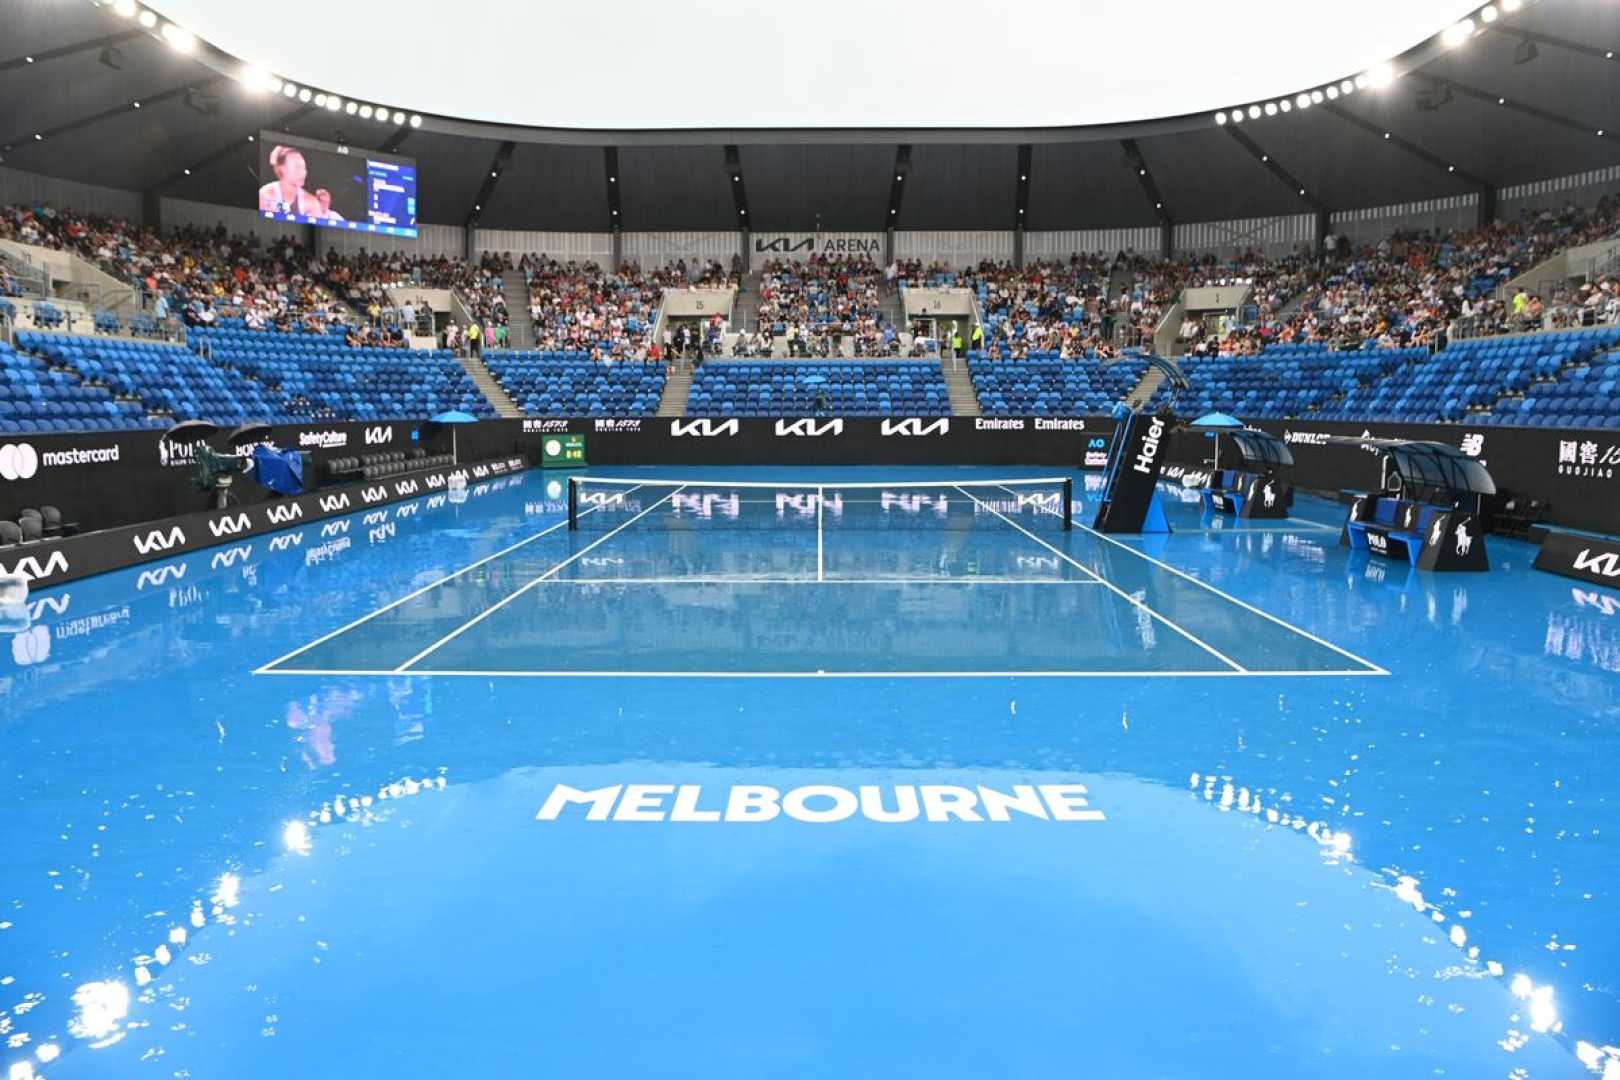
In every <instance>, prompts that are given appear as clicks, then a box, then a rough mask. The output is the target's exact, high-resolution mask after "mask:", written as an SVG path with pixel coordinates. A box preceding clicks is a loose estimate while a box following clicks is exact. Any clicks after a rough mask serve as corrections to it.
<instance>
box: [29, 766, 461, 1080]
mask: <svg viewBox="0 0 1620 1080" xmlns="http://www.w3.org/2000/svg"><path fill="white" fill-rule="evenodd" d="M445 787H446V782H445V778H444V777H443V776H438V777H432V778H428V779H423V780H416V779H413V778H410V777H406V778H405V779H404V780H396V781H394V782H392V783H388V784H384V785H382V786H381V787H379V788H378V789H377V793H376V795H375V796H372V795H361V796H358V797H355V796H343V795H340V796H338V797H337V798H335V799H333V800H331V801H330V802H327V803H323V804H322V805H321V806H320V807H319V808H318V809H316V810H311V811H310V812H309V814H308V815H307V816H306V817H305V818H304V819H303V820H298V819H294V820H292V821H289V822H287V823H286V825H284V826H283V827H282V830H281V838H282V843H283V844H284V845H285V846H286V847H287V848H288V850H290V851H294V852H297V853H298V854H300V855H308V854H309V853H310V852H311V851H312V850H313V848H314V838H313V832H314V830H315V829H316V828H317V827H318V826H320V825H324V824H329V823H331V822H332V821H334V820H338V821H347V822H349V823H350V824H351V825H359V826H362V827H369V826H370V825H371V824H373V823H374V822H376V821H379V820H382V818H380V817H379V816H378V814H377V813H374V812H373V809H372V808H373V806H374V804H375V803H377V802H381V801H384V800H388V799H396V800H397V799H401V798H408V797H410V796H412V795H417V794H421V793H422V792H428V791H443V790H444V789H445ZM378 809H379V810H380V809H381V808H378ZM241 901H242V879H241V877H239V876H238V875H237V874H234V873H224V874H221V875H220V877H219V880H218V881H217V882H216V883H215V886H214V891H213V894H212V895H211V896H210V897H209V900H208V904H209V910H210V911H211V913H212V916H213V920H214V921H215V922H218V923H222V924H225V925H234V924H235V923H236V916H234V915H232V914H231V913H230V909H232V908H234V907H236V906H237V905H238V904H240V903H241ZM190 923H191V926H192V927H193V928H194V929H197V930H200V929H202V928H203V927H204V926H206V925H207V924H208V916H207V915H205V914H204V902H203V901H202V900H193V901H192V902H191V907H190ZM191 940H192V933H191V931H189V930H187V929H186V927H184V926H173V927H170V928H169V932H168V937H167V940H166V941H165V942H163V943H161V944H159V945H158V947H157V948H155V949H153V950H152V952H151V953H150V954H143V955H140V956H136V957H135V958H134V964H135V967H134V971H133V973H132V974H133V977H134V981H135V985H136V986H137V987H140V988H142V989H141V995H140V997H139V999H138V1000H139V1001H140V1003H141V1004H143V1005H150V1004H151V1003H152V1002H153V1001H155V1000H156V998H155V996H154V991H156V990H157V987H153V986H151V983H152V982H153V980H154V979H155V977H156V976H155V975H154V974H153V972H154V970H156V969H161V968H165V967H168V966H169V965H170V964H171V963H173V962H174V959H175V951H177V950H184V948H185V947H186V945H187V943H188V942H190V941H191ZM170 945H173V946H174V950H171V949H170V948H169V946H170ZM42 1000H44V995H42V994H29V995H25V996H24V998H23V1002H22V1003H21V1004H19V1005H17V1006H15V1007H13V1009H12V1010H11V1012H12V1015H13V1016H21V1015H23V1014H24V1013H26V1012H28V1011H30V1010H31V1009H32V1008H33V1007H34V1006H35V1005H37V1004H38V1003H39V1002H40V1001H42ZM73 1004H74V1006H75V1007H76V1008H77V1009H78V1011H77V1013H76V1014H75V1015H74V1016H73V1017H72V1018H71V1019H70V1020H69V1021H68V1034H69V1035H72V1036H73V1037H74V1038H77V1039H84V1040H89V1041H90V1048H91V1049H93V1050H99V1049H102V1048H103V1047H108V1046H112V1045H113V1044H114V1043H116V1042H118V1041H119V1040H121V1039H122V1038H123V1037H124V1036H125V1035H126V1034H128V1032H129V1030H130V1029H133V1028H136V1027H141V1026H143V1024H142V1022H135V1021H132V1022H131V1023H130V1024H128V1025H127V1026H126V1025H125V1024H124V1019H125V1017H127V1016H128V1015H129V1010H130V992H129V987H127V986H125V985H124V984H123V983H122V982H119V981H118V980H116V979H108V980H103V981H99V982H90V983H85V984H84V985H82V986H80V987H79V988H78V989H77V990H75V991H74V992H73ZM0 1030H3V1029H0ZM28 1038H29V1036H28V1033H27V1032H16V1033H13V1034H11V1036H10V1038H9V1039H8V1044H9V1046H10V1047H11V1048H12V1049H15V1048H17V1047H20V1046H22V1045H24V1044H25V1043H26V1042H27V1041H28ZM61 1053H62V1049H61V1047H60V1046H58V1045H57V1044H56V1043H55V1042H49V1041H47V1042H41V1043H40V1044H39V1045H38V1046H36V1047H35V1049H34V1057H35V1058H36V1059H37V1060H38V1061H39V1062H40V1063H41V1064H49V1063H50V1062H52V1061H55V1060H56V1059H57V1058H58V1057H60V1056H61ZM40 1076H41V1074H40V1073H38V1072H37V1071H36V1070H35V1067H34V1063H33V1061H30V1060H27V1059H23V1060H21V1061H15V1062H12V1063H11V1064H10V1065H9V1066H6V1070H5V1080H39V1078H40Z"/></svg>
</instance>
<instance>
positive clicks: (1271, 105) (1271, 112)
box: [1266, 101, 1277, 116]
mask: <svg viewBox="0 0 1620 1080" xmlns="http://www.w3.org/2000/svg"><path fill="white" fill-rule="evenodd" d="M1266 115H1267V116H1276V115H1277V103H1276V102H1275V101H1268V102H1266Z"/></svg>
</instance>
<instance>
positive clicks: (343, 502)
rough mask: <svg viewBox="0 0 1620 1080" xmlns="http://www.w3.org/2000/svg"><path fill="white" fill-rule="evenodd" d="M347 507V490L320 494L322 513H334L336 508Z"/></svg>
mask: <svg viewBox="0 0 1620 1080" xmlns="http://www.w3.org/2000/svg"><path fill="white" fill-rule="evenodd" d="M348 508H349V494H348V492H344V493H343V494H341V495H322V496H321V512H322V513H324V514H331V513H335V512H336V511H338V510H347V509H348Z"/></svg>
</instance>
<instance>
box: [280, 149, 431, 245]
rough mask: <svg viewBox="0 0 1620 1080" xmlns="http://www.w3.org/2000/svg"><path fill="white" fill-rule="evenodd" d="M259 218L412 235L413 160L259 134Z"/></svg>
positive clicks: (414, 175)
mask: <svg viewBox="0 0 1620 1080" xmlns="http://www.w3.org/2000/svg"><path fill="white" fill-rule="evenodd" d="M258 147H259V213H260V214H261V215H262V216H264V217H266V218H270V219H271V220H273V221H293V222H298V223H301V224H304V225H323V226H326V227H327V228H332V229H350V230H352V231H354V232H370V233H382V234H384V235H386V236H415V235H416V159H415V158H408V157H399V156H397V155H395V154H384V153H381V152H379V151H376V150H364V149H361V148H359V147H354V148H350V147H346V146H338V145H337V144H335V143H324V142H318V141H316V140H314V139H299V138H295V137H294V136H291V135H285V134H281V133H279V132H274V131H261V132H260V133H259V142H258Z"/></svg>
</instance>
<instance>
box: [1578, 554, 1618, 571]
mask: <svg viewBox="0 0 1620 1080" xmlns="http://www.w3.org/2000/svg"><path fill="white" fill-rule="evenodd" d="M1575 569H1577V570H1585V571H1587V572H1588V573H1592V574H1597V575H1599V576H1601V577H1620V555H1617V554H1616V553H1614V552H1612V551H1605V552H1603V553H1602V554H1599V555H1593V554H1592V549H1591V548H1582V549H1581V553H1580V554H1579V555H1577V556H1575Z"/></svg>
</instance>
